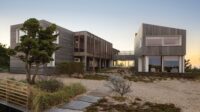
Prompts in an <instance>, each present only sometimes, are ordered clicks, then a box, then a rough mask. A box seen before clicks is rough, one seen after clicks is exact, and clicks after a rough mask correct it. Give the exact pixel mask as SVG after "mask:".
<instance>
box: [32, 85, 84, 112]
mask: <svg viewBox="0 0 200 112" xmlns="http://www.w3.org/2000/svg"><path fill="white" fill-rule="evenodd" d="M84 92H86V89H85V87H84V86H83V85H81V84H80V83H74V84H71V85H68V86H65V87H63V88H62V89H60V90H58V91H56V92H52V93H49V92H46V91H39V92H38V90H36V93H35V95H34V98H33V102H32V106H33V110H34V111H35V112H41V111H44V110H45V109H48V108H50V107H52V106H56V105H58V104H61V103H63V102H68V101H69V100H70V98H73V97H75V96H76V95H79V94H82V93H84Z"/></svg>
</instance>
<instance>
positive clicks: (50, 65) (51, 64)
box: [47, 53, 55, 67]
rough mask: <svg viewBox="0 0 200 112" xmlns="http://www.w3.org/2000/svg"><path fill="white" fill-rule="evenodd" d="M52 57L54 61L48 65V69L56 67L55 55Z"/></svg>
mask: <svg viewBox="0 0 200 112" xmlns="http://www.w3.org/2000/svg"><path fill="white" fill-rule="evenodd" d="M51 57H52V58H53V61H50V62H49V63H48V64H47V66H48V67H54V66H55V53H53V54H52V56H51Z"/></svg>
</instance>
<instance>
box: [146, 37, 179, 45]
mask: <svg viewBox="0 0 200 112" xmlns="http://www.w3.org/2000/svg"><path fill="white" fill-rule="evenodd" d="M181 41H182V38H181V36H171V37H169V36H166V37H165V36H163V37H146V46H181V44H182V43H181Z"/></svg>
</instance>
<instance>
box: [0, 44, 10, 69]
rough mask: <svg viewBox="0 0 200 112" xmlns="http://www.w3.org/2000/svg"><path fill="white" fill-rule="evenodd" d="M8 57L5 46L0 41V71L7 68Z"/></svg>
mask: <svg viewBox="0 0 200 112" xmlns="http://www.w3.org/2000/svg"><path fill="white" fill-rule="evenodd" d="M9 59H10V58H9V55H8V54H7V48H6V46H5V45H3V44H1V43H0V71H4V70H5V69H8V68H9Z"/></svg>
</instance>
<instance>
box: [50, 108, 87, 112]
mask: <svg viewBox="0 0 200 112" xmlns="http://www.w3.org/2000/svg"><path fill="white" fill-rule="evenodd" d="M46 112H83V111H78V110H70V109H60V108H53V109H50V110H48V111H46Z"/></svg>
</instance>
